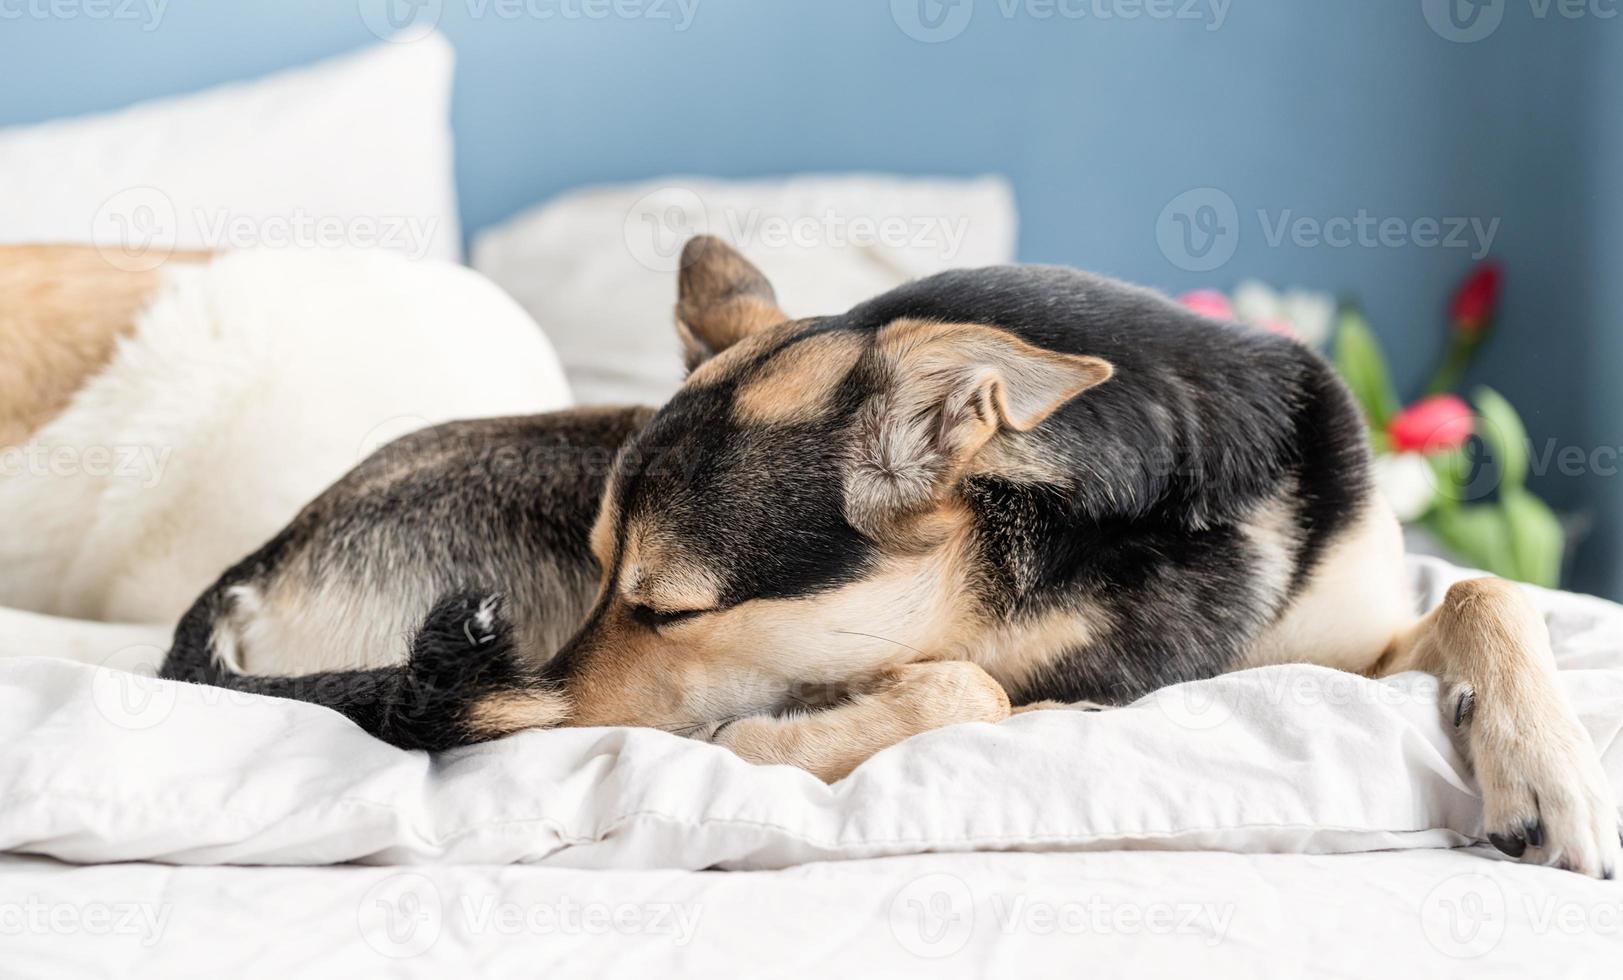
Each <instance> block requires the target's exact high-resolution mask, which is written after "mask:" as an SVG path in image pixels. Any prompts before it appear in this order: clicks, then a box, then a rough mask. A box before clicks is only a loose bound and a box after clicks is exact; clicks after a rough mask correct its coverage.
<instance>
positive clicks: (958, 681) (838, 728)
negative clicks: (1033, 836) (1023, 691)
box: [711, 661, 1009, 783]
mask: <svg viewBox="0 0 1623 980" xmlns="http://www.w3.org/2000/svg"><path fill="white" fill-rule="evenodd" d="M1008 716H1009V697H1008V695H1007V694H1005V693H1004V691H1003V687H1002V685H1000V684H998V682H997V681H995V680H993V679H992V678H991V676H990V675H989V674H987V673H986V671H984V670H982V669H981V668H980V667H977V666H976V665H974V664H972V663H968V662H966V661H940V662H936V661H932V662H928V663H916V664H908V665H906V666H902V667H897V668H895V669H893V670H889V671H886V672H885V673H884V674H882V675H880V676H879V677H878V678H876V679H875V680H874V681H872V682H871V683H869V684H867V685H865V686H863V687H862V688H861V689H860V692H859V693H857V694H856V695H855V696H854V697H853V698H852V699H851V700H850V701H848V702H846V703H844V704H841V705H839V706H838V707H834V708H829V709H826V710H823V711H817V712H813V713H811V714H806V715H795V716H790V717H784V718H774V717H766V716H758V717H749V718H741V719H738V720H737V721H734V722H731V723H727V724H723V725H721V726H719V728H716V729H712V734H711V741H713V742H715V743H716V744H717V745H722V746H726V747H727V748H729V749H731V750H732V751H733V752H734V753H736V754H737V755H739V756H740V757H742V758H744V759H746V760H748V761H750V762H754V763H758V764H767V765H769V764H782V765H790V766H795V767H797V768H800V769H805V770H806V771H808V772H810V773H812V774H813V775H815V776H817V777H818V778H819V779H822V780H823V781H824V782H830V783H831V782H834V781H835V780H837V779H842V778H844V777H845V776H846V775H848V774H849V773H850V772H851V770H853V769H855V768H856V767H857V766H858V765H860V764H861V763H862V762H863V761H864V760H866V759H867V758H868V757H869V756H871V755H873V754H874V753H876V752H878V751H879V750H881V749H885V748H889V747H890V746H892V745H895V744H896V743H897V742H900V741H902V740H903V739H905V738H908V737H909V736H912V735H917V734H919V733H920V732H926V731H929V730H931V729H933V728H941V727H944V726H946V725H953V724H957V723H959V722H966V721H985V722H998V721H1002V720H1003V719H1005V718H1007V717H1008Z"/></svg>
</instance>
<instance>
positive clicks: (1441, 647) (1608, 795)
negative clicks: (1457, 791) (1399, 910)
mask: <svg viewBox="0 0 1623 980" xmlns="http://www.w3.org/2000/svg"><path fill="white" fill-rule="evenodd" d="M1405 670H1424V671H1427V672H1429V673H1432V674H1436V675H1437V676H1438V677H1439V678H1441V679H1442V681H1443V684H1444V692H1445V697H1444V700H1443V710H1444V714H1445V719H1444V720H1445V721H1446V722H1447V723H1449V724H1451V725H1453V726H1454V727H1456V728H1457V729H1459V731H1460V734H1461V735H1462V741H1463V744H1464V746H1465V749H1466V754H1467V756H1468V758H1469V759H1470V761H1471V764H1472V766H1473V768H1474V769H1475V771H1476V777H1477V783H1478V785H1479V786H1480V787H1481V791H1482V800H1483V808H1484V815H1483V826H1484V827H1485V829H1486V831H1487V833H1488V835H1489V839H1490V840H1491V841H1492V842H1493V843H1494V846H1496V847H1498V848H1499V849H1500V850H1501V851H1504V852H1505V853H1507V854H1510V855H1511V856H1513V857H1519V858H1521V859H1522V860H1523V861H1528V862H1533V863H1538V864H1553V865H1557V866H1559V867H1563V868H1568V869H1571V870H1574V871H1580V872H1582V873H1584V874H1588V875H1593V876H1596V877H1603V878H1610V877H1612V875H1613V873H1614V872H1615V871H1616V870H1617V869H1618V868H1619V867H1620V866H1623V859H1620V847H1619V841H1618V817H1617V803H1616V799H1615V795H1614V793H1613V791H1612V787H1611V785H1610V783H1609V782H1608V780H1607V778H1606V773H1605V772H1604V771H1603V770H1602V768H1601V764H1600V758H1599V755H1598V754H1597V753H1596V751H1595V746H1594V744H1593V743H1592V742H1591V741H1590V739H1589V733H1588V732H1586V731H1585V730H1584V728H1583V726H1582V725H1581V724H1580V723H1579V721H1578V717H1577V715H1576V713H1574V711H1573V710H1572V707H1571V706H1570V705H1569V704H1567V702H1566V699H1565V698H1564V697H1563V696H1562V694H1561V691H1560V690H1559V688H1558V687H1557V685H1556V678H1555V656H1554V654H1553V653H1552V652H1551V650H1550V637H1549V633H1548V631H1547V630H1546V629H1545V627H1544V621H1543V619H1542V618H1541V617H1540V616H1539V613H1538V610H1537V609H1535V608H1534V607H1533V604H1532V603H1531V602H1530V601H1529V600H1528V599H1527V597H1526V596H1525V595H1523V593H1522V591H1521V589H1520V588H1518V587H1517V586H1515V585H1513V584H1511V583H1509V582H1505V581H1501V580H1499V579H1488V578H1484V579H1473V580H1471V581H1468V582H1461V583H1459V584H1458V585H1455V586H1454V587H1453V588H1451V589H1449V590H1448V594H1447V596H1446V597H1445V598H1444V599H1443V602H1442V604H1441V605H1440V606H1438V607H1437V608H1436V609H1435V610H1433V611H1432V612H1431V614H1430V615H1428V616H1426V617H1425V618H1424V619H1422V620H1421V621H1420V622H1419V623H1418V624H1416V625H1415V626H1414V628H1413V629H1411V630H1410V631H1408V632H1407V633H1405V634H1404V635H1402V636H1400V637H1399V638H1398V639H1397V641H1396V642H1395V643H1394V644H1393V647H1392V648H1391V649H1390V650H1389V651H1388V652H1387V654H1386V656H1384V657H1382V658H1381V660H1380V662H1379V663H1377V664H1376V666H1375V670H1374V673H1375V674H1377V675H1385V674H1392V673H1397V672H1399V671H1405Z"/></svg>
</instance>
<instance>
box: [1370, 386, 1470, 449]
mask: <svg viewBox="0 0 1623 980" xmlns="http://www.w3.org/2000/svg"><path fill="white" fill-rule="evenodd" d="M1475 424H1476V421H1475V417H1474V416H1473V415H1472V414H1471V406H1469V405H1467V404H1465V402H1464V401H1462V400H1461V399H1460V398H1458V397H1457V396H1455V395H1433V396H1432V397H1430V398H1424V399H1421V400H1420V401H1417V402H1415V403H1414V404H1413V405H1410V406H1409V407H1408V408H1406V409H1404V410H1403V411H1402V412H1399V413H1398V415H1397V417H1396V418H1394V419H1392V421H1391V422H1390V423H1388V424H1387V427H1386V434H1387V437H1388V438H1389V439H1390V440H1391V441H1392V448H1393V449H1394V450H1395V451H1397V452H1400V453H1427V454H1430V453H1442V452H1447V451H1448V450H1450V449H1458V448H1459V447H1460V446H1463V445H1464V444H1465V440H1467V439H1469V438H1471V430H1472V429H1473V428H1474V427H1475Z"/></svg>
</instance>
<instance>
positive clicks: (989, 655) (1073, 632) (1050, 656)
mask: <svg viewBox="0 0 1623 980" xmlns="http://www.w3.org/2000/svg"><path fill="white" fill-rule="evenodd" d="M1104 622H1105V619H1104V613H1103V612H1102V611H1100V610H1096V609H1088V610H1080V611H1079V610H1071V609H1066V610H1055V611H1053V612H1049V613H1044V614H1042V615H1039V616H1034V617H1031V618H1030V619H1027V620H1024V621H1020V622H1008V623H1001V624H996V625H993V626H992V627H991V628H989V629H988V630H987V632H986V633H985V634H984V635H982V636H979V637H977V638H976V639H975V640H974V641H973V645H972V646H970V647H969V648H968V649H966V650H964V651H963V655H964V656H965V658H966V659H969V660H972V661H974V662H975V663H977V664H980V665H981V666H982V667H983V668H985V669H986V672H987V673H988V674H991V675H992V677H994V678H995V679H996V680H997V682H998V683H1000V684H1002V685H1003V686H1004V687H1005V688H1007V689H1009V690H1012V691H1019V690H1022V689H1023V688H1025V687H1027V686H1028V685H1030V684H1031V682H1032V681H1034V680H1036V679H1037V677H1039V676H1040V675H1041V674H1042V672H1043V671H1045V670H1047V669H1049V668H1050V667H1051V666H1052V665H1053V663H1054V662H1055V661H1056V660H1057V659H1058V658H1059V657H1060V656H1062V655H1063V654H1065V653H1066V652H1067V651H1070V650H1077V649H1081V648H1083V647H1086V646H1088V645H1090V644H1091V643H1093V642H1094V641H1095V640H1097V639H1098V637H1099V632H1100V628H1101V626H1102V625H1103V624H1104Z"/></svg>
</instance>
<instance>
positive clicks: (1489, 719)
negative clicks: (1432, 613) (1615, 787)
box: [1444, 685, 1623, 878]
mask: <svg viewBox="0 0 1623 980" xmlns="http://www.w3.org/2000/svg"><path fill="white" fill-rule="evenodd" d="M1444 713H1445V715H1448V716H1450V717H1451V718H1452V720H1454V721H1455V722H1456V724H1457V725H1458V727H1460V728H1461V729H1463V730H1464V731H1465V732H1466V735H1467V745H1468V747H1469V752H1470V755H1471V761H1472V765H1473V767H1474V768H1475V770H1476V777H1477V784H1478V786H1479V787H1480V788H1481V791H1482V803H1483V828H1484V832H1485V833H1486V834H1487V835H1488V840H1489V841H1490V842H1491V843H1492V844H1493V845H1494V846H1495V847H1497V848H1498V849H1499V850H1501V851H1503V852H1505V853H1506V854H1509V855H1510V856H1511V857H1514V858H1519V859H1520V860H1521V861H1523V862H1525V863H1530V864H1547V865H1553V866H1555V867H1559V868H1565V869H1567V870H1569V871H1577V872H1579V873H1581V874H1586V875H1590V876H1592V877H1596V878H1611V877H1612V876H1613V875H1614V874H1615V873H1616V872H1617V871H1618V870H1619V868H1623V844H1620V841H1619V830H1618V817H1617V803H1616V800H1615V797H1614V794H1613V792H1612V786H1611V782H1610V781H1609V780H1608V779H1607V778H1606V773H1605V771H1604V770H1603V769H1602V768H1601V763H1600V756H1599V755H1598V753H1596V751H1595V747H1594V744H1593V743H1592V742H1591V741H1590V739H1589V734H1588V732H1586V731H1584V729H1583V727H1582V726H1581V725H1580V724H1579V723H1578V720H1577V719H1576V718H1574V717H1572V715H1571V713H1570V712H1569V711H1567V710H1566V709H1565V706H1564V705H1561V704H1559V703H1555V704H1545V705H1541V706H1536V707H1535V706H1532V705H1521V704H1506V703H1504V702H1499V703H1495V701H1494V699H1491V698H1489V699H1483V698H1481V697H1479V696H1478V695H1477V693H1476V692H1474V691H1472V690H1471V689H1469V688H1466V687H1464V686H1463V685H1461V686H1459V687H1456V688H1455V689H1454V690H1453V691H1452V692H1450V697H1449V698H1448V700H1447V702H1446V703H1445V708H1444Z"/></svg>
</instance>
